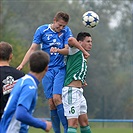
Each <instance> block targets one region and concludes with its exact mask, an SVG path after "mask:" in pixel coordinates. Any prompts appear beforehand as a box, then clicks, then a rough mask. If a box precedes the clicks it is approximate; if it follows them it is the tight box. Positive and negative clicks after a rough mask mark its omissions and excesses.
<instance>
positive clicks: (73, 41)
mask: <svg viewBox="0 0 133 133" xmlns="http://www.w3.org/2000/svg"><path fill="white" fill-rule="evenodd" d="M68 44H69V45H70V46H74V47H76V48H78V49H79V50H81V51H82V52H83V54H84V57H85V58H86V59H87V58H88V57H89V56H90V54H89V53H88V52H87V51H86V50H85V49H84V48H83V47H82V46H81V45H80V44H79V42H78V41H77V40H76V38H74V37H70V38H69V39H68Z"/></svg>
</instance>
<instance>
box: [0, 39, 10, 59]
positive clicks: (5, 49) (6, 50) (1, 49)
mask: <svg viewBox="0 0 133 133" xmlns="http://www.w3.org/2000/svg"><path fill="white" fill-rule="evenodd" d="M11 54H12V45H11V44H9V43H8V42H4V41H1V42H0V60H5V61H6V60H9V59H10V55H11Z"/></svg>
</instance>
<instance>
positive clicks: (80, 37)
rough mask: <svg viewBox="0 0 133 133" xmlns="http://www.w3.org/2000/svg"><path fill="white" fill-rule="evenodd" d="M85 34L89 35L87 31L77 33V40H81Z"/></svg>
mask: <svg viewBox="0 0 133 133" xmlns="http://www.w3.org/2000/svg"><path fill="white" fill-rule="evenodd" d="M86 36H88V37H91V35H90V34H89V33H88V32H79V33H78V35H77V41H83V40H84V38H85V37H86Z"/></svg>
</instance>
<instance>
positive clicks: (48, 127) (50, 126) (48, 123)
mask: <svg viewBox="0 0 133 133" xmlns="http://www.w3.org/2000/svg"><path fill="white" fill-rule="evenodd" d="M45 122H46V125H47V126H46V129H45V131H46V132H49V131H50V129H51V128H52V123H51V122H49V121H45Z"/></svg>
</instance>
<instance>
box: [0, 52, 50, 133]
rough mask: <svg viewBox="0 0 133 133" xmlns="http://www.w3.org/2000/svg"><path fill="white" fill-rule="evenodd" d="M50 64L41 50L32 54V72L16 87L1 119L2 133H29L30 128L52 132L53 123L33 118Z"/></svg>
mask: <svg viewBox="0 0 133 133" xmlns="http://www.w3.org/2000/svg"><path fill="white" fill-rule="evenodd" d="M48 63H49V55H48V54H47V53H45V52H43V51H41V50H39V51H36V52H34V53H32V54H31V56H30V58H29V66H30V72H29V73H28V74H26V75H25V76H24V77H22V78H20V79H19V80H18V82H17V83H16V84H15V85H14V88H13V90H12V92H11V94H10V97H9V100H8V102H7V104H6V107H5V109H4V114H3V116H2V119H1V123H0V133H27V132H28V126H33V127H35V128H41V129H43V130H45V131H46V132H48V131H50V129H51V127H52V124H51V122H48V121H45V120H41V119H38V118H34V117H33V116H32V113H33V110H34V108H35V105H36V99H37V92H38V84H39V82H40V81H41V80H42V78H43V77H44V75H45V73H46V71H47V69H48Z"/></svg>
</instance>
